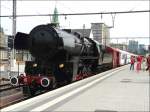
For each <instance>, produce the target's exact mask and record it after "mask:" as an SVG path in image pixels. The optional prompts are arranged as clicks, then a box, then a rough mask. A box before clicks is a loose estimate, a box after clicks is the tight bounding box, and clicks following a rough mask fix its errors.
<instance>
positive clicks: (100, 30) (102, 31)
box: [91, 23, 110, 45]
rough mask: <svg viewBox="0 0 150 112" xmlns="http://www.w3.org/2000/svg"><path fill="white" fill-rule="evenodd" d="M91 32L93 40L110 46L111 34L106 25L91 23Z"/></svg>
mask: <svg viewBox="0 0 150 112" xmlns="http://www.w3.org/2000/svg"><path fill="white" fill-rule="evenodd" d="M91 30H92V35H93V39H94V40H97V41H98V42H100V43H102V44H104V45H109V43H110V33H109V28H108V26H107V25H106V24H104V23H91Z"/></svg>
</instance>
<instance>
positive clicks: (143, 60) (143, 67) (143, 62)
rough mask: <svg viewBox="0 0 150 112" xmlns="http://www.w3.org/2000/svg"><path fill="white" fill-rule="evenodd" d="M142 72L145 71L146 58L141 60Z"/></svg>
mask: <svg viewBox="0 0 150 112" xmlns="http://www.w3.org/2000/svg"><path fill="white" fill-rule="evenodd" d="M142 70H143V71H145V70H146V58H145V57H143V59H142Z"/></svg>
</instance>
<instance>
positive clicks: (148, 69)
mask: <svg viewBox="0 0 150 112" xmlns="http://www.w3.org/2000/svg"><path fill="white" fill-rule="evenodd" d="M146 62H147V68H146V71H149V75H150V54H149V55H148V56H147V58H146Z"/></svg>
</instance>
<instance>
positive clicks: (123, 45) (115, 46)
mask: <svg viewBox="0 0 150 112" xmlns="http://www.w3.org/2000/svg"><path fill="white" fill-rule="evenodd" d="M110 46H111V47H114V48H118V49H121V50H124V51H127V45H126V44H114V43H111V44H110Z"/></svg>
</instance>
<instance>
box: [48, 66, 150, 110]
mask: <svg viewBox="0 0 150 112" xmlns="http://www.w3.org/2000/svg"><path fill="white" fill-rule="evenodd" d="M149 84H150V82H149V74H148V72H146V71H140V72H136V71H130V70H129V66H127V68H126V69H125V70H123V71H120V72H118V73H116V74H115V75H113V76H111V77H109V78H107V79H106V80H104V81H102V82H100V83H98V84H97V85H95V87H92V88H90V89H88V90H86V91H84V92H83V93H82V94H78V95H76V96H74V97H72V98H71V99H70V100H68V101H65V102H62V103H61V104H59V106H58V107H57V106H55V108H54V111H97V112H102V111H103V112H104V111H114V112H115V111H128V112H130V111H135V112H149V111H150V107H149V105H150V101H149V100H150V98H149V96H150V90H149ZM47 110H49V109H47Z"/></svg>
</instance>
